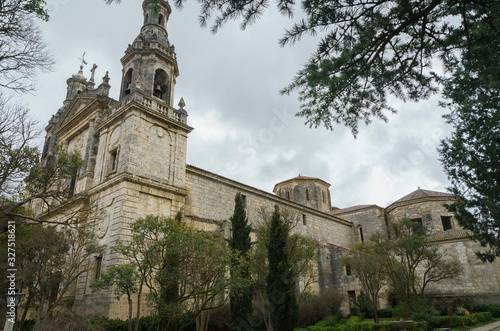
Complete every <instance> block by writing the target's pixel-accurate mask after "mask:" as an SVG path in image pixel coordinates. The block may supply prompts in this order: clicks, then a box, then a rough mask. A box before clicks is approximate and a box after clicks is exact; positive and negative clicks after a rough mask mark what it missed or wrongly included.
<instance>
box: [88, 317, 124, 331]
mask: <svg viewBox="0 0 500 331" xmlns="http://www.w3.org/2000/svg"><path fill="white" fill-rule="evenodd" d="M89 323H90V324H92V325H98V326H101V327H103V328H105V329H106V331H127V330H128V322H127V321H122V320H120V319H117V318H115V319H110V318H106V317H93V318H91V319H89Z"/></svg>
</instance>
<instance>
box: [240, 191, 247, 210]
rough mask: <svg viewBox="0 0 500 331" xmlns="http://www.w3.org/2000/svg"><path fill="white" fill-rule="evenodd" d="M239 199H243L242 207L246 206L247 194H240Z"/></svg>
mask: <svg viewBox="0 0 500 331" xmlns="http://www.w3.org/2000/svg"><path fill="white" fill-rule="evenodd" d="M241 201H243V208H246V207H247V196H246V195H243V194H242V195H241Z"/></svg>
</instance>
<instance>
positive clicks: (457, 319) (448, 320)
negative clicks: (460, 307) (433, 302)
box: [439, 316, 466, 329]
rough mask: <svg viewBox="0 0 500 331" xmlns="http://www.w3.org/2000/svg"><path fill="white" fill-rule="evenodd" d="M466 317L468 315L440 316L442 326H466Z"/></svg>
mask: <svg viewBox="0 0 500 331" xmlns="http://www.w3.org/2000/svg"><path fill="white" fill-rule="evenodd" d="M465 318H466V316H441V317H439V319H440V323H439V327H440V328H451V329H454V328H461V327H463V326H465Z"/></svg>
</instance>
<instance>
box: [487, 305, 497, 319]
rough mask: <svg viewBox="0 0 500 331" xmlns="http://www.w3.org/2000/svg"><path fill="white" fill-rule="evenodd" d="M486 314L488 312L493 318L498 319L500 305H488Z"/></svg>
mask: <svg viewBox="0 0 500 331" xmlns="http://www.w3.org/2000/svg"><path fill="white" fill-rule="evenodd" d="M488 312H490V313H491V315H492V316H493V317H494V318H499V317H500V305H489V306H488Z"/></svg>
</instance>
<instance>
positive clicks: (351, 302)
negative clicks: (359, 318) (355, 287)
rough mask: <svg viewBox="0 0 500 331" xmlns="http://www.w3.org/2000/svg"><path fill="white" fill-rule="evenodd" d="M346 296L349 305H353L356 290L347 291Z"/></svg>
mask: <svg viewBox="0 0 500 331" xmlns="http://www.w3.org/2000/svg"><path fill="white" fill-rule="evenodd" d="M347 296H348V297H349V307H352V306H354V303H355V302H356V292H355V291H347Z"/></svg>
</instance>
